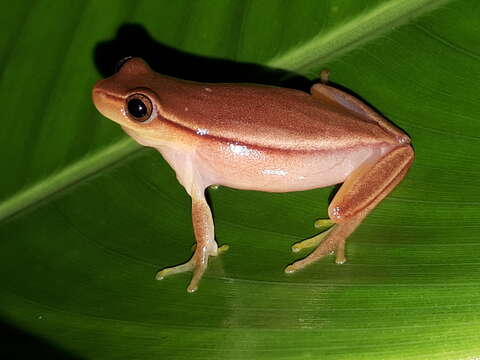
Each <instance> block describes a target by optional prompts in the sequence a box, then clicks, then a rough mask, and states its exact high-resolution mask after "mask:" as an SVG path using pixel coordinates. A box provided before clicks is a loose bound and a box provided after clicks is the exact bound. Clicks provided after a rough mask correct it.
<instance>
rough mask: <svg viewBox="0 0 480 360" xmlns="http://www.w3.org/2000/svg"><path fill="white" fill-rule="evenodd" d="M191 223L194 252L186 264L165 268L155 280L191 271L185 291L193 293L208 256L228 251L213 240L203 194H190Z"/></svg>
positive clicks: (206, 263)
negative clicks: (190, 278) (194, 240)
mask: <svg viewBox="0 0 480 360" xmlns="http://www.w3.org/2000/svg"><path fill="white" fill-rule="evenodd" d="M191 196H192V223H193V230H194V234H195V239H196V246H195V252H194V254H193V256H192V257H191V258H190V260H188V261H187V262H186V263H184V264H181V265H178V266H173V267H169V268H165V269H163V270H161V271H160V272H158V273H157V276H156V279H157V280H162V279H163V278H165V276H169V275H173V274H178V273H182V272H186V271H193V276H192V280H191V281H190V285H188V288H187V291H188V292H194V291H196V290H197V289H198V283H199V282H200V279H201V278H202V275H203V273H204V272H205V270H206V269H207V265H208V258H209V256H217V255H218V254H219V253H221V252H222V251H225V250H227V249H228V246H227V245H223V246H221V247H220V248H219V247H218V246H217V242H216V241H215V238H214V227H213V218H212V212H211V211H210V207H209V206H208V203H207V201H206V199H205V192H204V190H202V191H195V192H192V194H191Z"/></svg>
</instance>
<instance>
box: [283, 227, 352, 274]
mask: <svg viewBox="0 0 480 360" xmlns="http://www.w3.org/2000/svg"><path fill="white" fill-rule="evenodd" d="M338 228H339V226H338V225H335V226H332V227H331V228H330V229H328V230H326V231H324V232H323V233H321V234H318V235H316V236H314V237H312V238H309V239H307V240H303V241H300V242H298V243H296V244H295V245H293V246H292V251H293V252H298V251H300V250H303V249H306V248H310V247H314V246H317V245H318V246H317V248H316V249H315V250H314V251H313V252H312V253H311V254H310V255H308V256H307V257H305V258H304V259H301V260H298V261H295V262H294V263H293V264H291V265H289V266H287V267H286V268H285V270H284V271H285V272H286V273H287V274H291V273H293V272H295V271H297V270H300V269H302V268H304V267H305V266H307V265H309V264H311V263H313V262H315V261H317V260H319V259H321V258H322V257H324V256H326V255H328V254H331V253H333V252H334V253H335V254H336V259H335V262H336V263H337V264H343V263H344V262H345V261H346V258H345V237H343V236H342V234H341V232H339V231H335V229H336V230H338Z"/></svg>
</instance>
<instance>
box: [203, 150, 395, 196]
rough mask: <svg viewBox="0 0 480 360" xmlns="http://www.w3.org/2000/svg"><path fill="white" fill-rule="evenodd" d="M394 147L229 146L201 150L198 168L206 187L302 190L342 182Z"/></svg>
mask: <svg viewBox="0 0 480 360" xmlns="http://www.w3.org/2000/svg"><path fill="white" fill-rule="evenodd" d="M392 148H393V146H392V145H391V144H378V145H375V146H358V147H356V148H349V149H345V150H335V151H295V150H294V151H292V150H287V151H286V150H277V149H273V150H272V149H264V150H262V149H254V148H249V147H248V146H245V145H241V144H237V143H229V144H224V145H222V146H221V147H218V149H212V147H209V149H208V151H198V152H197V153H196V154H195V167H197V168H198V169H199V170H200V173H201V175H202V177H203V181H204V184H205V185H207V186H208V185H212V184H218V185H224V186H228V187H232V188H237V189H248V190H258V191H268V192H289V191H300V190H308V189H314V188H321V187H325V186H330V185H334V184H338V183H341V182H343V181H344V180H345V179H346V177H347V176H348V175H349V174H351V173H352V172H353V171H354V170H355V169H357V168H358V167H359V166H360V165H362V164H363V163H365V162H372V163H373V162H375V161H377V160H378V159H379V158H380V157H382V156H383V155H384V154H385V153H387V152H389V151H390V150H391V149H392ZM215 150H217V151H215Z"/></svg>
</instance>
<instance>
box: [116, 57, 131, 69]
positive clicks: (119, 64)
mask: <svg viewBox="0 0 480 360" xmlns="http://www.w3.org/2000/svg"><path fill="white" fill-rule="evenodd" d="M131 59H133V56H126V57H124V58H123V59H121V60H119V61H118V62H117V65H116V66H115V72H119V71H120V69H121V68H122V66H123V65H125V64H126V63H127V62H128V61H129V60H131Z"/></svg>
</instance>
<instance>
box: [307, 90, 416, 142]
mask: <svg viewBox="0 0 480 360" xmlns="http://www.w3.org/2000/svg"><path fill="white" fill-rule="evenodd" d="M310 93H311V94H312V96H313V97H314V98H316V99H318V100H320V101H321V102H322V103H324V104H328V105H330V106H334V107H336V108H337V109H340V110H343V111H346V112H347V113H350V114H354V115H355V116H358V117H361V118H362V119H364V120H366V121H369V122H373V123H377V124H378V125H379V126H380V127H382V128H384V129H385V130H387V131H388V132H391V133H393V134H395V135H396V136H397V137H398V138H399V139H402V142H408V137H407V136H406V135H405V134H404V133H403V132H401V131H400V130H398V129H397V128H396V127H395V126H394V125H392V124H391V123H389V122H388V121H386V120H385V119H384V118H383V117H382V116H381V115H379V114H378V113H376V112H375V111H374V110H372V109H371V108H370V107H369V106H367V105H366V104H365V103H363V102H362V101H360V100H359V99H357V98H356V97H354V96H352V95H350V94H348V93H346V92H344V91H341V90H339V89H336V88H334V87H332V86H328V85H325V84H315V85H313V86H312V88H311V89H310Z"/></svg>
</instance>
